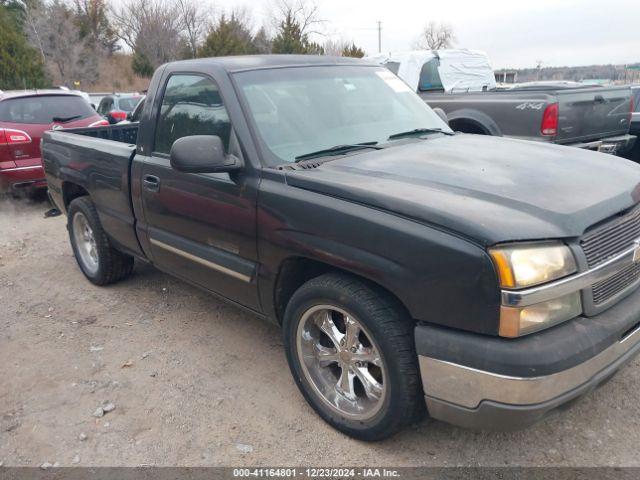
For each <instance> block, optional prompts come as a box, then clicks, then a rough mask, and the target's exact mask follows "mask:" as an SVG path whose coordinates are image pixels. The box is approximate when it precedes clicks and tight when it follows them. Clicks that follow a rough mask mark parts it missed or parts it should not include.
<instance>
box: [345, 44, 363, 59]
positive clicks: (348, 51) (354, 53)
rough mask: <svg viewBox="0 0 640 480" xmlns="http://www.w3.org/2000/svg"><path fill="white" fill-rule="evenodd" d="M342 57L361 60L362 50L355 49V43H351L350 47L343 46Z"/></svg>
mask: <svg viewBox="0 0 640 480" xmlns="http://www.w3.org/2000/svg"><path fill="white" fill-rule="evenodd" d="M342 56H343V57H353V58H362V57H364V50H362V49H361V48H360V47H357V46H356V44H355V43H351V45H348V46H345V47H344V48H343V49H342Z"/></svg>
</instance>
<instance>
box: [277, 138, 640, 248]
mask: <svg viewBox="0 0 640 480" xmlns="http://www.w3.org/2000/svg"><path fill="white" fill-rule="evenodd" d="M286 176H287V182H288V184H289V185H291V186H295V187H298V188H303V189H306V190H310V191H315V192H319V193H322V194H325V195H331V196H334V197H338V198H343V199H345V200H348V201H352V202H357V203H360V204H363V205H367V206H371V207H373V208H375V209H379V210H384V211H387V212H391V213H394V214H397V215H401V216H404V217H407V218H410V219H413V220H415V221H418V222H421V223H426V224H430V225H435V226H437V227H438V228H442V229H445V230H448V231H452V232H455V233H457V234H459V235H462V236H465V237H468V238H471V239H473V240H474V241H476V242H477V243H480V244H483V245H491V244H495V243H499V242H505V241H512V240H513V241H515V240H536V239H550V238H568V237H578V236H580V235H582V233H584V231H585V230H586V229H587V228H588V227H589V226H591V225H593V224H595V223H598V222H599V221H601V220H603V219H606V218H607V217H610V216H612V215H614V214H616V213H618V212H620V211H622V210H625V209H628V208H630V207H632V206H633V205H634V204H636V203H637V202H638V201H640V165H637V164H635V163H633V162H630V161H627V160H624V159H621V158H619V157H615V156H612V155H607V154H602V153H596V152H591V151H586V150H581V149H577V148H572V147H562V146H558V145H551V144H543V143H535V142H526V141H520V140H512V139H505V138H499V137H490V136H482V135H465V134H458V135H455V136H450V137H445V136H442V137H430V138H429V139H426V140H411V141H409V142H408V143H406V144H403V145H396V146H393V147H390V148H386V149H383V150H371V151H365V152H362V151H359V152H357V153H354V154H352V155H349V156H346V157H340V158H338V159H334V160H331V161H328V162H326V163H323V164H321V165H320V166H319V167H317V168H310V169H306V170H303V169H298V170H288V171H287V173H286Z"/></svg>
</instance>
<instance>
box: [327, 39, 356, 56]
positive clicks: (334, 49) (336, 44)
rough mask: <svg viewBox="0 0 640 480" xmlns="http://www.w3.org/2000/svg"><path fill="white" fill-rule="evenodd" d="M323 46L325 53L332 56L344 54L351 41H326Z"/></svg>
mask: <svg viewBox="0 0 640 480" xmlns="http://www.w3.org/2000/svg"><path fill="white" fill-rule="evenodd" d="M322 46H323V47H324V54H325V55H329V56H330V57H340V56H342V51H343V50H344V49H345V48H346V47H348V46H349V42H346V41H344V40H332V39H329V40H327V41H325V42H324V43H323V44H322Z"/></svg>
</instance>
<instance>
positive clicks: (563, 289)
mask: <svg viewBox="0 0 640 480" xmlns="http://www.w3.org/2000/svg"><path fill="white" fill-rule="evenodd" d="M634 250H635V246H634V247H631V248H629V249H628V250H625V251H624V252H622V253H620V254H618V255H616V256H615V257H612V258H611V259H609V260H607V261H606V262H604V263H601V264H600V265H598V266H596V267H594V268H592V269H591V270H587V271H586V272H582V273H578V274H576V275H572V276H570V277H566V278H562V279H560V280H558V281H555V282H551V283H547V284H545V285H540V286H539V287H533V288H527V289H525V290H502V304H503V305H506V306H510V307H525V306H527V305H533V304H535V303H540V302H544V301H546V300H552V299H554V298H558V297H561V296H563V295H566V294H569V293H573V292H577V291H578V290H582V289H584V288H588V287H590V286H591V285H593V284H594V283H597V282H599V281H601V280H605V279H606V278H608V277H610V276H611V275H614V274H615V273H617V272H619V271H620V270H622V269H623V268H624V267H628V266H629V265H632V264H633V252H634Z"/></svg>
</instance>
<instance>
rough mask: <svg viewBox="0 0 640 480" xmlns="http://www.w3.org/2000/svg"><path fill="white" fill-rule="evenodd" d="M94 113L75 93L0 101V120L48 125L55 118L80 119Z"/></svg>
mask: <svg viewBox="0 0 640 480" xmlns="http://www.w3.org/2000/svg"><path fill="white" fill-rule="evenodd" d="M92 115H95V112H94V110H93V108H91V105H89V104H88V103H87V102H86V101H85V100H84V99H83V98H82V97H79V96H77V95H38V96H33V97H19V98H8V99H6V100H3V101H1V102H0V122H10V123H25V124H41V125H48V124H50V123H52V122H53V121H54V118H57V119H73V120H80V119H82V118H87V117H90V116H92Z"/></svg>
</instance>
